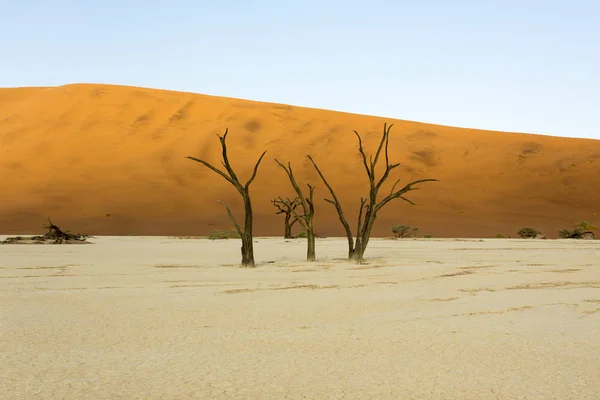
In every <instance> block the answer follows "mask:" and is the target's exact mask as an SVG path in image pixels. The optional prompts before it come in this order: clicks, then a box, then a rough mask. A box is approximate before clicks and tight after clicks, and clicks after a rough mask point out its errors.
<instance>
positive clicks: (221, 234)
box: [208, 229, 240, 240]
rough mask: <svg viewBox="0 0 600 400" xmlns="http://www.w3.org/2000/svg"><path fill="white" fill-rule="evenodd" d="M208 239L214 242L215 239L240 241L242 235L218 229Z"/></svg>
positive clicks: (234, 231)
mask: <svg viewBox="0 0 600 400" xmlns="http://www.w3.org/2000/svg"><path fill="white" fill-rule="evenodd" d="M208 238H209V239H212V240H215V239H239V238H240V234H239V233H238V231H236V230H229V231H220V230H218V229H215V230H214V231H213V232H212V233H211V234H210V236H209V237H208Z"/></svg>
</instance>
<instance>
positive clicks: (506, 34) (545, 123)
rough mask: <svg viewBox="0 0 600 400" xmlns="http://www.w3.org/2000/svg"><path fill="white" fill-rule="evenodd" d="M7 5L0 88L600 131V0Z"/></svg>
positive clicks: (572, 132) (548, 131)
mask: <svg viewBox="0 0 600 400" xmlns="http://www.w3.org/2000/svg"><path fill="white" fill-rule="evenodd" d="M0 7H1V8H0V10H2V11H1V12H0V87H19V86H58V85H64V84H69V83H105V84H119V85H131V86H143V87H150V88H159V89H169V90H180V91H186V92H195V93H202V94H209V95H216V96H226V97H235V98H242V99H249V100H259V101H267V102H275V103H285V104H292V105H298V106H305V107H313V108H324V109H330V110H338V111H345V112H352V113H359V114H370V115H378V116H383V117H388V118H397V119H404V120H413V121H420V122H429V123H435V124H440V125H451V126H460V127H469V128H479V129H490V130H501V131H512V132H526V133H537V134H545V135H553V136H567V137H583V138H596V139H600V23H599V21H600V1H598V0H561V1H557V0H554V1H553V0H545V1H542V0H502V1H501V0H471V1H467V0H410V1H409V0H369V1H366V0H354V1H353V0H345V1H338V0H321V1H316V0H298V1H296V0H211V1H205V0H195V1H194V0H170V1H153V0H145V1H141V0H120V1H116V0H103V1H100V0H98V1H91V0H88V1H85V0H77V1H75V0H54V1H50V0H43V1H42V0H37V1H32V0H21V1H11V0H0Z"/></svg>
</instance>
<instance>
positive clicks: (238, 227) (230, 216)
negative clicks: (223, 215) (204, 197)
mask: <svg viewBox="0 0 600 400" xmlns="http://www.w3.org/2000/svg"><path fill="white" fill-rule="evenodd" d="M217 201H218V202H219V203H220V204H222V205H223V207H225V208H226V209H227V214H228V215H229V218H230V219H231V222H233V226H235V229H236V230H237V231H238V233H239V234H240V237H242V236H243V235H244V232H243V231H242V228H241V227H240V224H238V222H237V220H236V219H235V216H234V215H233V213H232V212H231V209H230V208H229V206H228V205H227V204H225V203H224V202H222V201H221V200H217Z"/></svg>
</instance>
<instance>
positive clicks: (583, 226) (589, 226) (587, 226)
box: [573, 221, 596, 231]
mask: <svg viewBox="0 0 600 400" xmlns="http://www.w3.org/2000/svg"><path fill="white" fill-rule="evenodd" d="M573 226H574V227H575V228H581V229H582V230H584V231H591V230H592V229H596V227H595V226H594V225H592V224H590V223H589V222H587V221H581V222H580V223H578V224H573Z"/></svg>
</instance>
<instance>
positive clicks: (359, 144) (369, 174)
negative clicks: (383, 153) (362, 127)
mask: <svg viewBox="0 0 600 400" xmlns="http://www.w3.org/2000/svg"><path fill="white" fill-rule="evenodd" d="M354 133H355V134H356V137H357V138H358V151H359V152H360V155H361V156H362V160H363V165H364V166H365V170H366V171H367V176H368V177H369V179H371V170H370V169H369V164H368V163H367V155H366V154H365V150H364V148H363V145H362V139H361V137H360V135H359V134H358V132H356V131H354Z"/></svg>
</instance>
